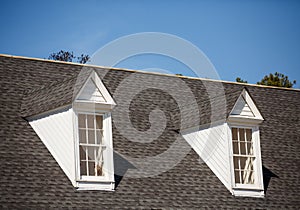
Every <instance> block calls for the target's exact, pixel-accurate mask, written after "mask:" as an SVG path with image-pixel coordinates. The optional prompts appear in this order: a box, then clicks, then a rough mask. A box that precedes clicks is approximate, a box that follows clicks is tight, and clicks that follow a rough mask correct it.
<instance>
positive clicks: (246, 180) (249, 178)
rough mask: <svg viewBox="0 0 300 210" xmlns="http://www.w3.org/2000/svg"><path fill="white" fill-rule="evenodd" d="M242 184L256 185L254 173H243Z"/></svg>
mask: <svg viewBox="0 0 300 210" xmlns="http://www.w3.org/2000/svg"><path fill="white" fill-rule="evenodd" d="M242 183H243V184H254V173H253V171H242Z"/></svg>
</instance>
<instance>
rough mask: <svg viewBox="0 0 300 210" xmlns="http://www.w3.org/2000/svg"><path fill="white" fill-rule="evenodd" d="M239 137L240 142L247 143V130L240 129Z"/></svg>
mask: <svg viewBox="0 0 300 210" xmlns="http://www.w3.org/2000/svg"><path fill="white" fill-rule="evenodd" d="M239 135H240V136H239V137H240V141H245V129H244V128H240V129H239Z"/></svg>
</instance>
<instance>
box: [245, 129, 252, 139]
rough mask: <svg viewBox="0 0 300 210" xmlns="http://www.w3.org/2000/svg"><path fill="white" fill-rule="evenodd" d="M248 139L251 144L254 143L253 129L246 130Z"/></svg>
mask: <svg viewBox="0 0 300 210" xmlns="http://www.w3.org/2000/svg"><path fill="white" fill-rule="evenodd" d="M246 138H247V141H249V142H251V141H252V130H251V129H246Z"/></svg>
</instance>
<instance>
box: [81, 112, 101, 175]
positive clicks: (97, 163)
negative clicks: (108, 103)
mask: <svg viewBox="0 0 300 210" xmlns="http://www.w3.org/2000/svg"><path fill="white" fill-rule="evenodd" d="M78 132H79V162H80V169H79V171H80V176H81V178H83V179H84V178H87V177H88V176H95V177H99V176H100V177H101V176H104V171H103V166H104V159H103V153H104V150H105V148H106V145H105V142H104V138H103V132H104V131H103V115H99V114H81V113H79V114H78Z"/></svg>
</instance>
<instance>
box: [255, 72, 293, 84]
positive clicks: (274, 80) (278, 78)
mask: <svg viewBox="0 0 300 210" xmlns="http://www.w3.org/2000/svg"><path fill="white" fill-rule="evenodd" d="M257 84H258V85H267V86H277V87H286V88H292V87H293V85H295V84H296V80H294V81H290V80H289V78H288V76H285V75H284V74H281V73H278V72H275V74H274V75H273V74H271V73H270V74H269V75H266V76H265V77H264V78H263V79H262V80H261V81H260V82H257Z"/></svg>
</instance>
